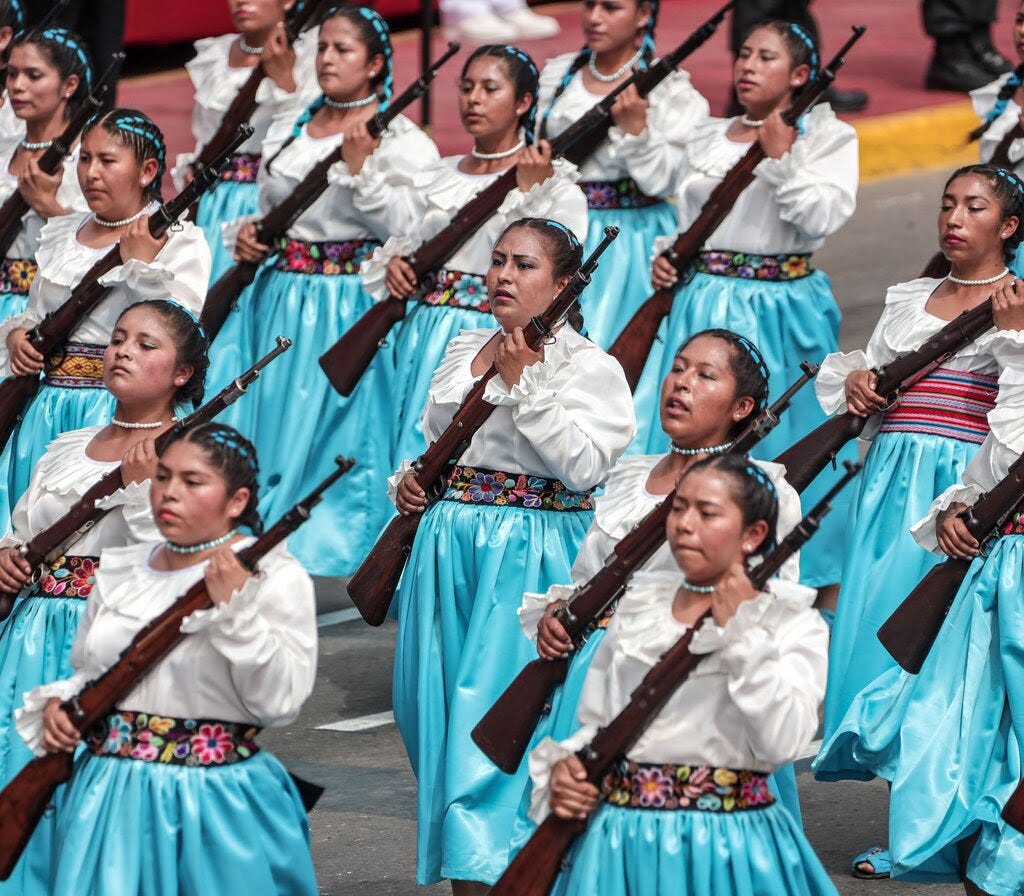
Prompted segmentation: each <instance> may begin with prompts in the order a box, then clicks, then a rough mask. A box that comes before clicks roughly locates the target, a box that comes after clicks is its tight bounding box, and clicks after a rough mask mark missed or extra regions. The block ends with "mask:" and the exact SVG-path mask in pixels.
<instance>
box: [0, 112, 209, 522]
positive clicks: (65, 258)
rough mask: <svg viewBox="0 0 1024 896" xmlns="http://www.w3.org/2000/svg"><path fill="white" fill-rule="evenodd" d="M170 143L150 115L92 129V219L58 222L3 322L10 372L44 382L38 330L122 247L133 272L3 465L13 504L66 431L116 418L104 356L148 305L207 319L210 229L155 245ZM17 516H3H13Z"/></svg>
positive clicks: (82, 179)
mask: <svg viewBox="0 0 1024 896" xmlns="http://www.w3.org/2000/svg"><path fill="white" fill-rule="evenodd" d="M163 173H164V140H163V135H162V134H161V133H160V129H159V128H158V127H157V126H156V125H155V124H154V123H153V122H152V121H151V120H150V119H149V118H148V117H147V116H146V115H144V114H143V113H142V112H137V111H136V110H134V109H114V110H113V111H111V112H108V113H106V114H104V115H103V116H102V117H100V118H97V119H94V120H93V121H92V122H90V123H89V125H88V126H87V127H86V129H85V131H84V133H83V136H82V144H81V148H80V150H79V158H78V182H79V184H80V185H81V187H82V192H83V193H84V194H85V199H86V202H88V203H89V209H90V211H89V212H85V213H75V214H70V215H64V216H62V217H59V218H52V219H51V220H50V221H48V222H47V223H46V226H45V227H43V229H42V232H41V234H40V239H39V249H38V250H37V252H36V260H37V262H38V264H39V271H38V273H37V275H36V278H35V280H34V281H33V283H32V289H31V291H30V293H29V301H28V307H27V308H26V310H25V312H24V313H23V314H17V315H15V316H13V317H11V318H9V319H8V320H6V321H5V322H4V323H3V324H0V338H2V339H3V340H4V345H5V346H6V351H3V352H0V360H2V361H3V365H2V366H3V372H4V374H11V373H14V374H18V375H26V374H36V373H39V372H40V371H42V370H43V367H44V364H45V363H46V362H47V360H48V359H46V358H43V356H42V355H40V354H39V352H38V351H36V349H35V348H33V346H32V344H31V343H30V342H29V340H28V337H27V333H28V329H29V328H31V327H32V326H34V325H35V324H37V323H39V321H40V320H41V319H42V318H43V316H44V315H46V314H47V313H48V312H50V311H53V310H55V309H56V308H58V307H60V305H61V304H63V302H64V301H65V300H66V299H67V298H68V296H69V295H70V294H71V292H72V290H73V289H74V288H75V286H77V285H78V283H79V281H80V280H81V279H82V277H83V276H84V275H85V274H86V273H87V272H88V270H89V268H91V267H92V265H93V264H95V263H96V262H97V261H98V260H99V259H100V258H101V257H102V256H103V255H105V254H106V253H107V252H109V251H110V248H111V246H113V245H114V244H115V243H119V244H120V253H121V258H122V260H123V261H124V264H122V265H119V266H118V267H115V268H114V269H113V270H112V271H110V272H109V273H108V274H106V275H104V276H103V277H102V278H101V280H100V282H101V283H102V284H103V285H104V286H109V287H110V293H109V294H108V295H107V296H106V297H105V298H104V299H103V301H102V302H100V303H99V305H98V306H96V307H95V308H94V309H93V310H91V311H90V312H89V313H88V314H87V315H86V317H85V319H84V320H83V321H82V323H81V324H79V326H78V327H77V328H76V329H75V330H74V331H73V332H72V333H71V338H70V340H69V341H68V343H67V346H66V348H65V351H64V352H63V354H62V356H61V358H60V359H59V363H57V364H56V365H55V366H52V367H49V368H48V369H47V370H46V376H45V378H44V379H43V382H42V386H41V388H40V390H39V393H38V394H37V395H36V397H35V398H34V399H33V401H32V404H31V405H30V406H29V408H28V410H27V411H26V412H25V415H24V417H23V418H22V420H21V423H20V424H19V425H18V428H17V429H16V430H15V432H14V435H13V436H11V440H10V442H9V443H8V445H7V448H6V449H5V451H4V455H3V457H2V458H0V469H3V470H4V471H5V474H6V479H7V484H8V501H9V502H10V503H12V504H13V503H15V502H16V501H17V500H18V498H20V497H21V495H22V493H23V492H24V491H25V489H26V488H28V483H29V478H30V477H31V475H32V471H33V470H34V469H35V466H36V463H37V462H38V460H39V458H40V457H41V456H42V454H43V451H44V450H45V448H46V446H47V445H48V444H49V443H50V442H51V441H52V440H53V439H54V438H56V437H57V436H58V435H60V434H61V433H62V432H67V431H68V430H71V429H81V428H82V427H84V426H88V425H90V424H98V423H103V424H105V423H106V422H107V421H108V420H109V419H110V414H111V412H112V410H113V406H114V401H115V399H114V397H113V396H112V395H111V394H110V393H108V392H107V391H106V390H105V389H104V388H103V356H104V352H105V351H106V345H107V343H108V341H109V339H110V334H111V332H112V331H113V329H114V323H115V322H116V321H117V319H118V318H119V317H120V316H121V313H122V312H123V311H124V309H125V308H126V307H127V306H128V305H130V304H132V303H133V302H136V301H139V300H140V299H147V298H154V299H160V298H162V299H166V298H168V297H170V298H172V299H174V300H175V301H176V302H178V303H179V304H181V305H182V306H184V307H185V308H186V309H187V310H188V311H190V312H191V313H193V314H198V313H199V310H200V308H201V307H202V304H203V298H204V297H205V295H206V284H207V281H208V280H209V272H210V252H209V250H208V249H207V248H206V243H205V241H204V240H203V234H202V231H200V230H199V229H198V228H197V227H195V226H194V225H192V224H189V223H187V222H181V223H180V224H178V225H176V226H175V227H173V228H171V229H169V230H168V231H167V233H166V235H165V236H163V237H161V238H160V239H158V240H154V239H153V237H152V236H150V233H149V227H148V220H149V219H148V216H149V214H150V213H152V212H153V210H154V209H155V208H156V207H157V203H158V201H159V198H160V178H161V177H162V176H163ZM8 513H9V510H8V508H6V507H3V508H0V517H3V518H6V517H7V514H8Z"/></svg>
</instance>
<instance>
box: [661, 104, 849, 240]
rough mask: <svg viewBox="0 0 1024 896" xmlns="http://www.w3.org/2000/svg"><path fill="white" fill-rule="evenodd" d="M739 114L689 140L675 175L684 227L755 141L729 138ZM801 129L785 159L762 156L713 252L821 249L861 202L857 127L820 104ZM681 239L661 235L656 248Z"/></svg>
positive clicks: (709, 121)
mask: <svg viewBox="0 0 1024 896" xmlns="http://www.w3.org/2000/svg"><path fill="white" fill-rule="evenodd" d="M732 121H733V119H729V118H709V119H707V120H706V121H705V123H704V124H703V125H702V126H701V127H700V129H699V130H698V131H697V133H696V134H695V135H694V137H693V139H692V140H690V142H689V143H687V144H686V150H685V153H684V157H683V161H682V164H681V166H680V167H679V168H678V169H677V176H676V178H675V181H674V182H675V183H676V184H677V186H676V202H677V204H678V207H679V232H680V233H682V232H684V231H686V229H687V228H688V227H689V226H690V225H691V224H692V223H693V222H694V221H695V220H696V219H697V216H698V215H699V214H700V210H701V208H702V207H703V205H704V203H705V202H706V201H707V199H708V197H709V196H710V195H711V191H712V190H714V189H715V187H717V186H718V185H719V184H720V183H721V182H722V178H723V177H724V176H725V175H726V174H727V173H728V171H729V169H730V168H732V167H733V165H735V164H736V163H737V162H739V160H740V159H741V158H743V156H744V155H745V154H746V152H747V150H748V149H750V147H751V146H752V145H753V144H751V143H737V142H735V141H733V140H730V139H729V138H728V137H727V136H726V131H727V130H728V128H729V125H730V124H731V123H732ZM801 126H802V133H801V134H800V136H798V137H797V140H796V142H795V143H794V144H793V145H792V147H790V149H789V152H787V153H786V154H785V155H783V156H782V158H779V159H771V158H767V159H763V160H762V161H761V162H760V163H759V164H758V166H757V167H756V168H755V169H754V181H753V183H751V184H750V185H749V186H748V187H747V188H746V189H745V190H744V191H743V192H742V193H741V194H740V196H739V198H738V199H737V200H736V204H735V205H734V206H733V207H732V211H730V212H729V214H728V216H727V217H726V219H725V220H724V221H723V222H722V223H721V224H720V225H719V227H718V229H717V230H716V231H715V232H714V233H712V234H711V236H710V237H709V238H708V240H707V246H708V247H709V248H711V249H720V250H722V251H732V252H748V253H754V254H758V255H782V254H786V255H789V254H804V253H808V252H814V251H815V250H817V249H820V248H821V246H823V245H824V243H825V238H826V237H827V236H829V235H831V234H833V233H835V232H836V231H837V230H838V229H839V228H840V227H842V226H843V225H844V224H845V223H846V222H847V221H848V220H849V219H850V216H851V215H852V214H853V212H854V209H855V208H856V205H857V182H858V177H859V171H860V168H859V161H858V156H857V132H856V131H854V129H853V128H852V127H850V125H848V124H846V123H845V122H843V121H840V120H839V119H838V118H836V116H835V113H834V112H833V111H832V109H831V108H830V107H829V106H828V105H818V106H815V107H814V108H813V109H811V111H810V112H808V113H807V114H806V115H805V116H804V117H803V119H801ZM674 239H675V236H674V235H673V236H671V237H658V239H657V240H656V241H655V246H654V251H655V253H659V252H663V251H664V250H665V249H667V248H668V247H669V246H670V245H671V244H672V242H673V240H674Z"/></svg>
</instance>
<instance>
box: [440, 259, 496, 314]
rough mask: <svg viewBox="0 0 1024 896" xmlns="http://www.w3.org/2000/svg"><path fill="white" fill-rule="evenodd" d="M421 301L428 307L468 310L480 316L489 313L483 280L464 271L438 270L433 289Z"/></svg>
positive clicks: (489, 305) (488, 303) (489, 307)
mask: <svg viewBox="0 0 1024 896" xmlns="http://www.w3.org/2000/svg"><path fill="white" fill-rule="evenodd" d="M423 301H424V302H425V303H426V304H428V305H443V306H445V307H447V308H468V309H469V310H470V311H479V312H480V313H481V314H490V313H491V303H490V302H489V301H488V298H487V285H486V283H485V282H484V278H483V277H482V276H481V275H480V274H467V273H465V272H464V271H449V270H446V269H445V268H441V269H440V270H438V272H437V276H436V277H435V281H434V288H433V289H432V290H431V291H430V292H428V293H426V294H425V295H424V296H423Z"/></svg>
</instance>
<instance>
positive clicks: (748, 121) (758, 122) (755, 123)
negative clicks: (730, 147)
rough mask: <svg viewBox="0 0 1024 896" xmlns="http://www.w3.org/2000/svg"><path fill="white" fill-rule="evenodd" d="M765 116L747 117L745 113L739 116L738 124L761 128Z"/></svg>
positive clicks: (765, 119)
mask: <svg viewBox="0 0 1024 896" xmlns="http://www.w3.org/2000/svg"><path fill="white" fill-rule="evenodd" d="M767 120H768V119H767V118H758V119H754V118H747V116H746V115H743V116H741V117H740V124H745V125H746V126H747V127H748V128H763V127H764V123H765V122H766V121H767Z"/></svg>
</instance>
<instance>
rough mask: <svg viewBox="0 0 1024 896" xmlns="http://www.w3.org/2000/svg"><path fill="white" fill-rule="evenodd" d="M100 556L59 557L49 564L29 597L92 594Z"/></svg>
mask: <svg viewBox="0 0 1024 896" xmlns="http://www.w3.org/2000/svg"><path fill="white" fill-rule="evenodd" d="M99 568H100V558H99V557H88V556H76V555H67V556H61V557H58V558H57V559H56V560H54V561H53V562H52V563H50V564H49V565H48V568H47V570H46V572H45V573H43V575H42V576H41V577H40V579H39V581H38V582H36V584H35V585H34V586H33V588H32V590H31V591H30V592H29V594H28V595H27V596H29V597H80V598H83V599H85V598H87V597H88V596H89V595H90V594H92V588H93V585H95V584H96V570H97V569H99Z"/></svg>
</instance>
